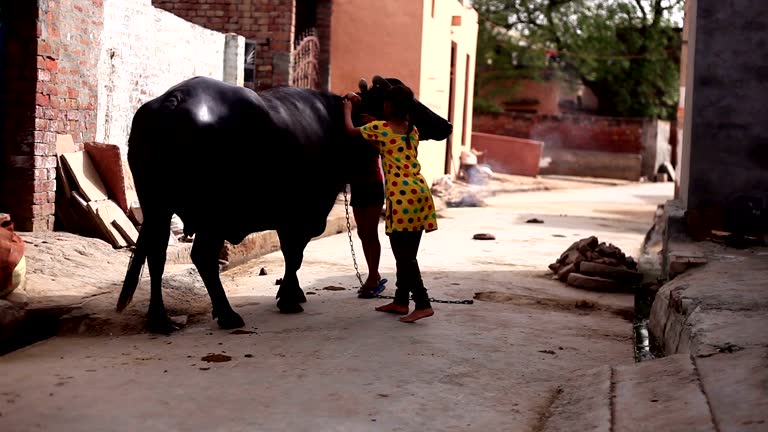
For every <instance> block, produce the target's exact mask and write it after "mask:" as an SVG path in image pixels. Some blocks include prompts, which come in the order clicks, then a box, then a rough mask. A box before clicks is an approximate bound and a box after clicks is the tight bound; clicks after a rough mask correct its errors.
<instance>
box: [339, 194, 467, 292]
mask: <svg viewBox="0 0 768 432" xmlns="http://www.w3.org/2000/svg"><path fill="white" fill-rule="evenodd" d="M344 212H345V213H346V217H347V237H349V249H350V251H352V263H353V264H354V265H355V276H357V280H358V281H359V282H360V287H362V286H363V278H362V276H360V269H359V268H358V266H357V256H356V255H355V243H354V241H352V224H351V223H350V222H349V199H348V197H347V188H346V187H345V188H344ZM375 297H376V298H380V299H390V300H394V299H395V296H390V295H382V294H379V295H377V296H375ZM411 300H413V299H411ZM429 301H430V302H432V303H445V304H466V305H471V304H474V303H475V302H474V300H440V299H436V298H432V297H430V298H429Z"/></svg>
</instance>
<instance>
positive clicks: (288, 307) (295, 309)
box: [277, 299, 304, 314]
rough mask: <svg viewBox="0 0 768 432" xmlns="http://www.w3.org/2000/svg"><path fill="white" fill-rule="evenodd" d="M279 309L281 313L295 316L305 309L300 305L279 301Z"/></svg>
mask: <svg viewBox="0 0 768 432" xmlns="http://www.w3.org/2000/svg"><path fill="white" fill-rule="evenodd" d="M277 308H278V309H280V313H284V314H295V313H301V312H304V308H303V307H301V305H300V304H299V303H295V302H287V301H285V300H282V299H281V300H278V301H277Z"/></svg>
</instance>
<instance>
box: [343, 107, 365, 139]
mask: <svg viewBox="0 0 768 432" xmlns="http://www.w3.org/2000/svg"><path fill="white" fill-rule="evenodd" d="M344 126H345V127H346V129H347V134H348V135H349V136H356V135H361V132H360V128H356V127H355V126H354V125H353V124H352V101H350V100H349V99H344Z"/></svg>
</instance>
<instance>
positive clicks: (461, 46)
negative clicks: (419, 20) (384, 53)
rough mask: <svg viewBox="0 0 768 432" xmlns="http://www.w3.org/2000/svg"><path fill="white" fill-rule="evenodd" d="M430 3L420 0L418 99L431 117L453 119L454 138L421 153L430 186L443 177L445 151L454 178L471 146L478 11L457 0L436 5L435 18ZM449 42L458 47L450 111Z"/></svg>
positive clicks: (439, 0) (438, 0)
mask: <svg viewBox="0 0 768 432" xmlns="http://www.w3.org/2000/svg"><path fill="white" fill-rule="evenodd" d="M432 4H433V0H424V1H423V7H424V11H423V15H424V36H423V38H422V40H421V52H422V55H421V96H420V99H419V100H421V102H422V103H423V104H424V105H426V106H428V107H429V108H430V109H432V110H433V111H434V112H436V113H438V114H440V115H441V116H443V117H445V118H448V119H450V120H451V122H452V123H453V135H452V137H451V139H449V140H446V141H443V142H435V141H427V142H426V143H424V145H422V146H421V147H420V148H419V159H421V161H422V165H423V166H424V176H425V177H426V178H427V181H430V182H431V181H432V180H434V179H435V178H437V177H440V176H442V175H443V174H444V173H445V159H446V151H450V154H451V156H452V160H453V162H452V164H451V167H450V173H451V174H456V173H457V172H458V168H459V156H460V155H461V150H462V147H464V148H466V149H469V147H470V143H471V141H472V103H473V97H472V95H473V94H474V88H475V78H474V77H475V53H476V51H477V12H475V10H474V9H471V8H468V7H465V6H463V5H462V3H461V2H460V1H459V0H434V17H433V15H432V11H433V6H432ZM452 42H453V43H455V44H456V60H455V62H456V69H455V71H456V76H455V79H454V88H453V92H454V100H453V107H450V106H449V95H450V91H451V85H452V83H451V43H452ZM467 56H469V61H467ZM467 63H468V64H467ZM467 66H469V67H467ZM465 104H466V113H465V109H464V108H465ZM450 111H452V113H453V115H451V112H450ZM465 131H466V132H465ZM449 142H450V146H451V148H450V149H448V145H449Z"/></svg>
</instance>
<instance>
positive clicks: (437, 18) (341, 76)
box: [330, 0, 477, 182]
mask: <svg viewBox="0 0 768 432" xmlns="http://www.w3.org/2000/svg"><path fill="white" fill-rule="evenodd" d="M432 11H433V0H386V1H384V0H334V1H333V3H332V12H331V54H330V65H331V66H330V90H331V91H332V92H334V93H338V94H343V93H346V92H349V91H355V90H357V82H358V81H359V80H360V78H365V79H366V80H368V81H369V83H370V79H371V77H372V76H373V75H382V76H388V77H397V78H399V79H401V80H402V81H403V82H404V83H405V84H406V85H408V86H409V87H411V89H413V92H414V94H415V95H416V97H417V98H418V99H419V100H420V101H421V102H422V103H423V104H424V105H426V106H428V107H429V108H430V109H432V110H433V111H434V112H436V113H437V114H439V115H441V116H443V117H445V118H449V119H451V120H452V122H453V125H454V129H453V136H452V140H451V141H452V146H451V147H452V149H451V150H452V151H451V153H452V156H453V161H454V162H453V164H452V165H453V166H452V168H451V172H452V174H456V170H458V164H459V155H460V153H461V148H462V145H465V146H466V148H469V145H470V142H471V138H472V137H471V130H472V94H473V93H474V76H475V75H474V74H475V72H474V70H475V52H476V49H477V13H476V12H475V10H474V9H472V8H469V7H466V6H464V5H463V4H462V2H461V1H459V0H434V17H433V14H432ZM382 17H386V19H385V18H382ZM454 17H461V19H460V21H461V22H460V23H459V22H458V20H457V19H456V20H455V19H454ZM451 42H456V45H457V56H456V80H455V82H456V86H455V102H454V106H453V113H454V114H453V116H451V115H450V113H449V106H448V105H449V103H448V102H449V92H450V89H451V77H450V74H451V69H450V68H451ZM467 55H469V70H467ZM467 76H469V80H468V81H467ZM465 92H466V94H467V95H468V97H467V98H465ZM465 100H466V106H467V109H466V118H467V120H466V121H465V113H464V106H465ZM465 123H466V125H465ZM465 129H466V133H464V130H465ZM446 150H447V142H446V141H439V142H438V141H425V142H424V143H422V145H421V146H420V147H419V160H420V161H421V164H422V166H423V167H424V169H423V171H422V172H423V174H424V176H425V177H426V179H427V181H428V182H432V181H433V180H434V179H435V178H437V177H440V176H442V175H443V173H444V172H445V161H446Z"/></svg>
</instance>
